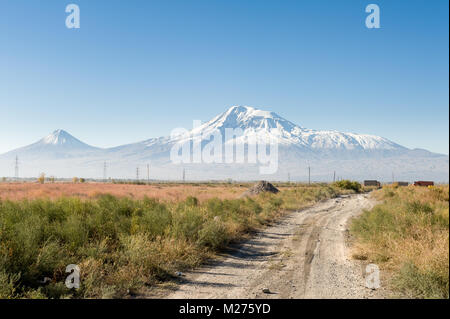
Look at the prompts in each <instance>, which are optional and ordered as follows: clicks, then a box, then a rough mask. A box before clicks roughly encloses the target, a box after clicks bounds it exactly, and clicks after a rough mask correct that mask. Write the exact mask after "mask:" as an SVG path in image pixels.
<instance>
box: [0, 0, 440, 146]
mask: <svg viewBox="0 0 450 319" xmlns="http://www.w3.org/2000/svg"><path fill="white" fill-rule="evenodd" d="M69 3H75V4H78V5H79V6H80V9H81V29H79V30H69V29H67V28H66V27H65V19H66V16H67V14H66V13H65V6H66V5H67V4H69ZM369 3H376V4H378V5H379V6H380V9H381V29H367V28H366V27H365V23H364V21H365V18H366V16H367V13H365V7H366V5H368V4H369ZM448 10H449V8H448V1H442V0H435V1H425V0H422V1H400V0H398V1H392V0H391V1H373V0H367V1H356V0H354V1H351V0H346V1H331V0H330V1H318V0H314V1H313V0H308V1H300V0H295V1H278V0H277V1H275V0H273V1H262V0H222V1H216V0H179V1H171V0H164V1H163V0H160V1H144V0H142V1H138V0H134V1H125V0H122V1H118V0H108V1H101V0H95V1H94V0H69V1H62V0H46V1H31V0H27V1H25V0H1V2H0V153H2V152H6V151H8V150H11V149H14V148H16V147H19V146H24V145H27V144H30V143H32V142H34V141H36V140H37V139H39V138H41V137H43V136H45V135H47V134H48V133H49V132H51V131H53V130H55V129H57V128H63V129H65V130H67V131H69V132H70V133H71V134H73V135H74V136H76V137H78V138H79V139H81V140H83V141H85V142H87V143H89V144H92V145H95V146H101V147H108V146H116V145H120V144H125V143H131V142H137V141H141V140H144V139H147V138H151V137H157V136H162V135H168V134H169V133H170V131H171V130H172V129H173V128H175V127H186V128H190V127H191V126H192V120H194V119H201V120H209V119H210V118H212V117H213V116H215V115H217V114H218V113H221V112H223V111H224V110H225V109H226V108H228V107H229V106H231V105H251V106H256V107H260V108H262V109H267V110H272V111H275V112H276V113H278V114H280V115H281V116H283V117H285V118H287V119H289V120H291V121H293V122H295V123H297V124H299V125H301V126H303V127H307V128H314V129H336V130H340V131H345V132H357V133H369V134H376V135H381V136H384V137H386V138H389V139H391V140H393V141H395V142H397V143H399V144H402V145H404V146H407V147H410V148H416V147H418V148H425V149H428V150H431V151H434V152H440V153H445V154H448V153H449V151H448V143H449V135H448V128H449V122H448V121H449V91H448V85H449V64H448V56H449V40H448V37H449V34H448V30H449V29H448V23H449V21H448V20H449V19H448V12H449V11H448Z"/></svg>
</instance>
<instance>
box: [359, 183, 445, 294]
mask: <svg viewBox="0 0 450 319" xmlns="http://www.w3.org/2000/svg"><path fill="white" fill-rule="evenodd" d="M374 196H375V197H376V198H377V199H378V200H380V201H381V203H380V204H379V205H377V206H375V207H374V208H373V209H372V210H371V211H367V212H365V213H364V214H362V215H361V216H360V217H359V218H357V219H355V220H354V221H353V224H352V227H351V231H352V233H353V235H354V236H356V238H357V242H358V244H357V249H356V252H355V255H354V257H355V258H359V259H364V260H368V261H369V262H372V263H375V264H378V265H379V266H380V268H381V269H382V270H386V271H388V272H389V273H392V276H391V277H390V279H389V282H388V284H389V285H390V286H391V287H392V288H393V289H394V290H396V291H397V292H398V294H399V296H405V297H411V298H448V297H449V187H448V185H447V186H433V187H414V186H409V187H395V186H385V187H383V189H381V190H378V191H376V192H375V193H374Z"/></svg>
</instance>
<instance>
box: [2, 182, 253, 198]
mask: <svg viewBox="0 0 450 319" xmlns="http://www.w3.org/2000/svg"><path fill="white" fill-rule="evenodd" d="M248 186H249V185H248V184H212V183H211V184H206V183H204V184H200V183H199V184H180V183H178V184H175V183H174V184H150V185H135V184H107V183H84V184H83V183H46V184H40V183H0V199H3V200H6V199H9V200H22V199H38V198H49V199H57V198H60V197H67V196H71V197H72V196H75V197H80V198H95V197H98V196H100V195H102V194H110V195H113V196H117V197H129V198H136V199H141V198H144V197H151V198H158V200H161V201H180V200H185V199H186V198H187V197H189V196H195V197H196V198H198V200H199V201H204V200H207V199H210V198H219V199H233V198H237V197H239V196H240V195H241V194H242V193H243V192H244V191H245V190H246V189H247V188H248Z"/></svg>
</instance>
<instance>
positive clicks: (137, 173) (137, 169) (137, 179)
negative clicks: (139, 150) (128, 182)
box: [136, 167, 139, 182]
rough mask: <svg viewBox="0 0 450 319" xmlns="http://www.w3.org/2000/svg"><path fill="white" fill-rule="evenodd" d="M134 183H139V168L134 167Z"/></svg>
mask: <svg viewBox="0 0 450 319" xmlns="http://www.w3.org/2000/svg"><path fill="white" fill-rule="evenodd" d="M136 181H138V182H139V167H136Z"/></svg>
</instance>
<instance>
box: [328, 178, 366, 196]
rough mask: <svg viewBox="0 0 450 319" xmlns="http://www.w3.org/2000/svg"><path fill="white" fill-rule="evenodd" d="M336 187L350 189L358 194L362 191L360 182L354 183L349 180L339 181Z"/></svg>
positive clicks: (335, 183) (335, 184)
mask: <svg viewBox="0 0 450 319" xmlns="http://www.w3.org/2000/svg"><path fill="white" fill-rule="evenodd" d="M333 185H334V186H336V187H339V188H342V189H349V190H353V191H355V192H356V193H359V192H360V191H361V187H362V186H361V184H360V183H358V182H352V181H349V180H342V181H337V182H334V183H333Z"/></svg>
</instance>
